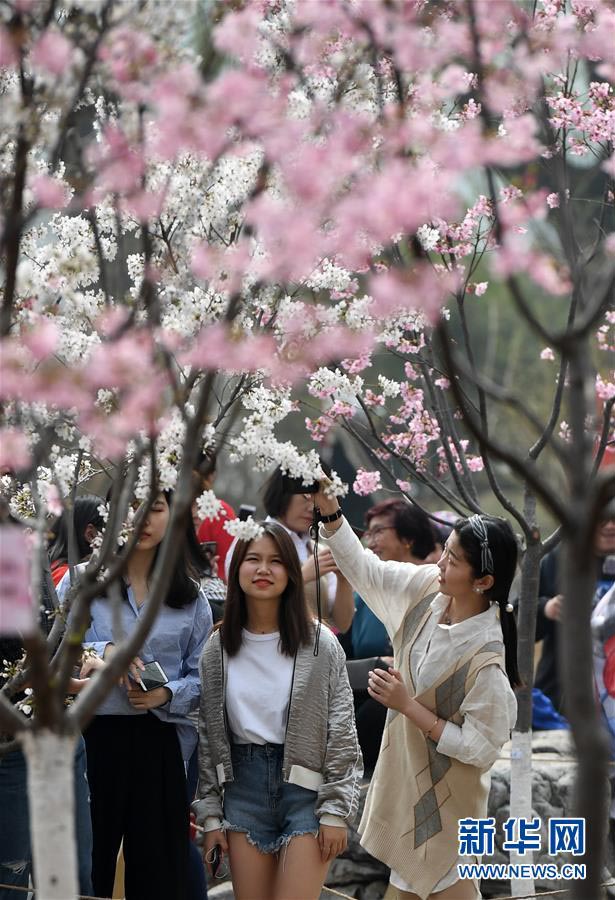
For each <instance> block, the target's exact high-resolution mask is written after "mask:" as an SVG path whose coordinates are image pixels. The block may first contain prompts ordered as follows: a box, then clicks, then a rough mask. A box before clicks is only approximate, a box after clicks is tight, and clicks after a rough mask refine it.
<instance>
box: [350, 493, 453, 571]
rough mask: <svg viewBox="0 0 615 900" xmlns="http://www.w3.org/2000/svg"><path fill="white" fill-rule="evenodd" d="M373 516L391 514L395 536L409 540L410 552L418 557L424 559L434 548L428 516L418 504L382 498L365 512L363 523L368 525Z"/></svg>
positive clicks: (434, 542)
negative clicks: (380, 501)
mask: <svg viewBox="0 0 615 900" xmlns="http://www.w3.org/2000/svg"><path fill="white" fill-rule="evenodd" d="M374 516H391V521H392V523H393V527H394V529H395V531H396V532H397V537H398V538H403V539H404V540H406V541H410V544H411V550H412V554H413V556H416V557H417V558H418V559H425V557H426V556H429V554H430V553H433V551H434V550H435V549H436V541H435V538H434V532H433V528H432V526H431V522H430V521H429V516H428V515H427V513H424V512H423V510H422V509H419V508H418V506H413V504H411V503H407V502H406V501H405V500H395V499H390V500H383V501H382V503H376V505H375V506H372V507H371V509H368V511H367V512H366V513H365V524H366V525H367V526H368V527H369V523H370V522H371V520H372V519H373V518H374Z"/></svg>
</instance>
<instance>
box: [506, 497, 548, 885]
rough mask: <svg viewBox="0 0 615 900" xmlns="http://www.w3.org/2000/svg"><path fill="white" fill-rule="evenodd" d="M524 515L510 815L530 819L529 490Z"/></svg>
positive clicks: (535, 554) (533, 561)
mask: <svg viewBox="0 0 615 900" xmlns="http://www.w3.org/2000/svg"><path fill="white" fill-rule="evenodd" d="M524 515H525V517H526V521H527V522H528V524H529V525H530V527H531V529H532V537H531V538H530V539H529V540H528V542H527V548H526V551H525V554H524V557H523V562H522V564H521V594H520V597H519V616H518V620H517V623H518V628H517V631H518V644H517V658H518V663H519V674H520V676H521V681H522V686H521V687H520V688H519V689H518V690H517V703H518V705H519V712H518V714H517V722H516V725H515V729H514V731H513V735H512V749H511V754H510V815H511V816H512V817H517V818H522V819H530V818H531V816H532V687H533V684H534V647H535V636H536V607H537V600H538V578H539V572H540V560H541V557H542V546H541V542H540V532H539V531H538V528H537V525H536V498H535V496H534V494H533V493H532V492H531V490H530V489H529V488H528V487H526V489H525V499H524ZM510 861H511V863H516V862H532V860H531V859H530V858H529V856H528V854H526V855H525V856H524V857H523V858H521V857H520V856H519V854H518V853H516V852H511V854H510ZM510 889H511V893H512V895H513V896H514V897H522V896H525V895H527V894H533V893H534V882H533V880H531V881H528V880H527V879H525V880H520V879H512V880H511V883H510Z"/></svg>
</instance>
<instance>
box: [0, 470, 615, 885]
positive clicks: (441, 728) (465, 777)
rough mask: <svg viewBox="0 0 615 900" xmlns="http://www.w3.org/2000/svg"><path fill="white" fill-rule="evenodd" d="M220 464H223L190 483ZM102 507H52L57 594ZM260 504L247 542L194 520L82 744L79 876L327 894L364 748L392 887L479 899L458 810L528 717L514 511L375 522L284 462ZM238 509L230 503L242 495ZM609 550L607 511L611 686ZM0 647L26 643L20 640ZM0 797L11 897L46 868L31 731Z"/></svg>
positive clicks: (550, 648)
mask: <svg viewBox="0 0 615 900" xmlns="http://www.w3.org/2000/svg"><path fill="white" fill-rule="evenodd" d="M206 468H207V467H206ZM214 473H215V460H212V461H211V465H209V467H208V468H207V472H206V474H205V475H201V476H200V477H199V491H200V490H203V489H208V488H210V487H211V484H212V480H213V476H214ZM101 503H102V500H101V499H100V498H97V497H91V496H88V497H80V498H77V499H76V501H75V505H74V510H73V516H72V530H73V531H72V535H71V532H70V529H69V527H68V525H67V522H66V520H63V521H62V520H61V521H58V522H57V523H56V524H55V526H54V529H53V533H52V535H51V537H52V541H51V544H50V551H49V560H50V574H51V578H52V581H53V583H54V584H55V586H56V587H57V596H58V598H59V600H60V602H61V601H62V598H63V597H65V596H66V593H67V591H68V589H69V588H70V585H71V579H74V578H75V577H77V578H78V577H79V573H80V569H81V567H82V566H84V565H85V564H86V562H87V559H88V557H89V554H90V552H91V544H92V541H93V539H94V538H95V536H96V534H97V533H98V532H99V530H100V529H101V528H102V518H101V516H100V505H101ZM172 503H173V496H172V492H161V493H160V494H159V495H158V496H157V497H156V498H155V502H154V503H153V505H151V507H150V509H149V510H148V511H147V513H146V515H145V518H144V521H143V524H142V529H141V532H140V536H139V540H138V542H137V543H136V544H135V545H134V547H133V548H132V549H131V551H130V553H129V554H128V555H127V558H126V560H125V568H124V574H123V579H122V582H121V593H122V604H121V607H120V608H121V618H122V622H121V625H122V629H123V632H124V633H125V634H129V633H130V632H131V630H132V629H133V628H134V627H135V625H136V623H137V622H138V620H139V617H140V615H141V612H142V610H143V609H144V607H145V606H146V604H147V603H148V595H149V591H150V585H151V576H152V573H153V571H154V568H155V565H156V560H157V558H158V554H159V552H160V547H161V545H162V542H163V540H164V537H165V534H166V532H167V528H168V524H169V517H170V509H171V506H172ZM263 506H264V510H265V514H266V517H265V519H264V521H263V522H262V523H261V524H262V531H261V534H260V536H258V537H256V538H254V539H252V540H236V541H234V542H232V543H231V541H230V540H228V541H226V540H224V541H222V540H221V536H220V534H219V533H218V530H216V529H217V528H218V526H217V525H216V524H214V523H211V522H200V521H198V517H197V516H196V513H195V514H194V515H193V516H192V517H190V516H189V517H188V518H187V520H186V523H185V532H184V537H183V540H182V541H181V547H180V549H179V553H178V556H177V560H176V563H175V565H174V568H173V572H172V575H171V577H170V579H169V585H168V589H167V591H166V595H165V597H164V602H163V604H162V607H161V611H160V613H159V615H158V617H157V619H156V622H155V624H154V626H153V628H152V630H151V632H150V634H149V636H148V638H147V640H146V641H145V643H144V644H143V646H142V648H141V650H140V652H139V655H138V657H136V658H135V659H134V660H133V661H132V663H131V665H130V667H129V669H128V671H127V672H126V673H125V676H124V677H123V679H122V682H121V683H120V684H118V685H117V686H116V687H114V688H113V689H112V691H111V693H110V694H109V695H108V696H107V698H106V699H105V700H104V702H103V703H102V705H101V706H100V707H99V708H98V710H97V713H96V715H95V717H94V719H93V720H92V722H91V723H90V724H89V725H88V726H87V728H86V730H85V733H84V736H83V738H82V739H81V741H80V742H79V744H78V747H77V752H76V755H75V789H76V796H77V807H76V808H77V817H76V838H77V845H78V857H79V886H80V892H81V893H82V894H87V895H92V894H93V895H94V896H98V897H111V896H113V891H114V883H115V881H116V876H117V871H118V856H119V857H120V858H122V859H123V863H122V865H123V872H124V876H123V877H124V889H125V896H126V898H127V900H146V898H147V900H157V898H160V900H185V898H189V900H203V898H204V897H205V896H206V890H207V888H206V878H205V871H207V874H208V876H209V878H210V879H212V878H215V877H220V875H222V874H225V873H226V872H227V871H228V870H229V869H230V875H231V878H232V882H233V890H234V894H235V897H236V898H237V900H270V898H271V900H291V898H296V900H300V898H305V900H308V898H317V897H318V896H319V895H320V891H321V888H322V885H323V883H324V881H325V878H326V876H327V872H328V869H329V866H330V864H331V861H332V860H333V859H334V858H335V857H336V856H337V855H339V854H340V853H341V852H343V850H344V849H345V847H346V844H347V834H348V827H349V825H350V824H351V823H352V822H353V820H354V817H355V815H356V813H357V809H358V805H359V794H360V789H361V783H362V775H363V771H364V768H365V772H366V773H367V774H369V775H370V776H371V780H370V784H369V789H368V794H367V798H366V802H365V807H364V812H363V816H362V819H361V822H360V825H359V833H360V835H361V843H362V845H363V846H364V847H365V849H366V850H367V851H368V852H369V853H371V854H372V855H373V856H374V857H376V858H377V859H379V860H381V861H383V862H384V863H385V864H386V865H387V866H388V867H389V868H390V870H391V875H390V888H389V894H388V895H387V896H389V895H390V896H391V897H398V898H405V900H408V898H409V900H414V898H421V900H426V898H428V897H433V898H434V900H449V898H454V900H466V898H467V900H469V898H475V897H480V892H479V885H478V884H477V883H475V882H473V881H471V880H464V881H462V880H460V879H459V878H458V870H457V864H458V862H459V858H458V822H459V820H460V819H462V818H468V817H470V818H482V817H485V816H486V813H487V798H488V787H489V779H488V777H486V776H487V775H488V772H489V769H490V768H491V766H492V764H493V762H494V761H495V759H496V758H497V757H498V755H499V753H500V751H501V748H502V746H503V744H504V743H505V742H506V741H507V740H508V738H509V736H510V733H511V730H512V728H513V727H514V724H515V718H516V710H517V705H516V699H515V688H516V687H517V686H518V685H519V674H518V671H517V649H516V626H515V612H514V606H513V604H512V602H511V596H510V593H511V586H512V583H513V579H514V576H515V572H516V567H517V541H516V538H515V535H514V533H513V531H512V528H511V526H510V525H509V523H508V522H507V521H506V520H504V519H501V518H497V517H493V516H487V515H473V516H471V517H470V518H456V517H455V516H452V515H451V514H450V513H436V514H434V515H433V516H432V517H431V518H430V517H429V516H428V515H427V514H426V513H425V512H423V511H422V510H420V509H419V508H418V507H416V506H415V505H413V504H409V503H408V502H407V501H406V500H404V499H391V500H386V501H384V502H381V503H378V504H376V505H374V506H373V507H372V508H371V509H370V510H369V511H368V513H367V515H366V520H365V530H364V534H363V535H362V538H363V540H361V539H360V538H359V537H358V536H357V533H356V531H355V529H353V527H351V524H350V523H349V522H348V521H347V519H346V518H345V516H344V515H343V513H342V510H341V508H340V506H339V505H338V502H337V500H335V499H333V498H331V497H330V496H329V495H328V494H327V493H326V491H325V490H324V489H323V485H321V486H320V488H319V490H318V492H317V493H313V492H305V489H304V488H303V487H302V485H301V484H297V483H296V482H295V481H293V479H290V478H288V477H287V476H285V475H284V474H283V473H282V471H281V470H279V469H278V470H276V471H275V472H274V473H273V474H272V475H271V477H270V479H269V481H268V482H267V484H266V486H265V489H264V494H263ZM316 509H317V510H318V511H319V514H318V515H317V516H315V510H316ZM224 515H225V517H228V518H232V517H234V515H235V512H234V510H233V509H232V508H231V507H230V506H228V505H227V506H226V508H225V513H224ZM609 515H610V513H609ZM317 520H318V523H319V524H318V525H317V524H316V523H317ZM312 526H314V527H312ZM315 529H317V530H315ZM225 533H226V532H225ZM315 539H316V540H317V542H318V543H317V552H316V557H317V560H318V565H317V564H316V562H315V554H314V552H313V543H314V540H315ZM613 553H615V517H610V518H607V519H606V520H605V522H603V523H602V524H601V526H600V529H599V530H598V532H597V537H596V557H597V562H596V566H597V571H598V575H599V592H600V594H601V595H602V594H604V595H605V597H604V602H603V603H602V604H601V605H599V606H598V607H597V611H598V610H599V611H600V615H599V616H598V617H597V619H596V626H595V627H596V629H601V630H600V631H599V634H600V635H601V636H602V637H601V640H602V643H601V646H603V648H604V649H605V653H606V657H607V658H606V659H605V661H604V664H603V665H602V666H601V667H600V677H601V678H602V682H601V684H602V687H603V690H604V696H605V697H606V698H607V700H608V699H609V698H611V697H612V694H610V693H609V684H611V682H613V665H612V660H611V658H610V657H611V656H612V658H613V659H615V653H613V647H612V646H611V645H612V643H613V641H611V636H612V635H613V634H615V623H614V622H613V619H615V616H614V615H613V612H612V609H613V601H612V599H611V595H612V583H613V579H614V578H615V573H612V572H611V571H610V569H609V566H608V565H605V559H607V558H611V559H612V555H613ZM69 561H70V564H71V565H70V567H69ZM74 563H78V565H76V568H75V569H73V568H72V567H73V564H74ZM557 566H558V557H557V554H556V555H555V556H553V557H552V556H549V557H547V558H546V559H545V561H544V562H543V570H542V578H541V601H540V614H539V625H538V632H537V638H538V637H544V639H545V654H544V657H543V664H542V668H539V677H538V684H539V685H542V687H543V689H544V690H545V693H547V694H548V696H549V697H550V698H551V700H552V701H553V703H554V704H555V706H556V707H557V708H558V709H559V710H560V711H562V712H565V706H564V705H563V702H562V696H561V692H560V691H559V687H558V683H557V674H556V669H555V663H554V658H553V657H554V654H555V653H556V647H557V643H556V634H554V632H556V631H557V627H558V626H557V622H558V620H559V618H560V616H561V615H562V614H563V613H562V609H563V608H565V607H563V606H562V597H561V595H560V593H559V590H558V589H557V580H556V574H555V572H556V570H557ZM609 576H610V580H609ZM43 582H44V583H45V580H43ZM603 582H604V584H603ZM602 587H604V590H602ZM609 589H610V592H609ZM547 594H550V595H551V596H546V595H547ZM597 599H598V600H600V597H598V598H597ZM116 618H117V617H116V616H114V612H113V606H112V604H111V603H110V602H109V598H108V597H107V596H104V595H102V596H100V597H99V598H97V599H95V600H94V601H93V603H92V606H91V621H90V627H89V629H88V631H87V633H86V635H85V639H84V645H83V649H84V653H83V657H82V664H81V670H80V672H79V677H78V678H76V679H75V681H74V684H73V686H72V689H74V691H75V692H77V691H79V690H80V688H81V687H82V686H83V685H84V684H86V683H87V680H88V679H89V678H92V677H96V673H97V672H98V670H100V669H102V668H103V667H104V666H106V665H107V664H108V661H109V658H110V657H111V655H112V654H113V652H114V649H115V641H114V634H116V633H117V621H116ZM321 619H322V620H323V624H321V621H320V620H321ZM596 633H597V634H598V631H596ZM614 640H615V639H614ZM0 649H2V651H3V653H7V652H9V651H10V652H11V653H13V654H14V655H15V654H16V655H15V658H18V656H19V655H20V654H21V652H22V651H21V647H20V644H19V640H18V639H15V641H14V646H12V647H8V645H7V643H6V642H3V646H2V648H0ZM606 651H608V652H606ZM609 710H610V714H611V720H612V721H615V710H613V709H611V708H610V707H609ZM605 713H606V707H605ZM614 733H615V732H614ZM86 766H87V778H86ZM88 791H89V804H88ZM0 804H1V805H2V808H3V815H2V822H3V826H2V828H1V829H0V881H1V882H2V884H4V885H7V887H6V888H2V887H0V900H9V898H12V897H13V893H12V892H11V890H10V887H9V886H15V887H19V886H21V887H27V886H28V883H29V880H30V879H31V878H32V877H33V873H32V865H31V850H30V846H29V826H28V810H27V790H26V771H25V761H24V759H23V755H22V754H21V751H19V750H15V751H14V752H12V753H10V754H8V755H6V756H5V757H4V758H2V760H1V761H0ZM191 804H192V808H193V810H194V814H195V815H196V821H197V823H198V825H199V826H200V831H201V837H202V841H200V842H199V843H202V846H201V849H197V846H196V844H195V842H194V841H193V840H192V839H191V836H190V829H189V822H190V806H191ZM15 861H17V864H16V862H15ZM464 861H465V862H468V861H470V862H471V861H472V860H468V859H467V858H465V859H464Z"/></svg>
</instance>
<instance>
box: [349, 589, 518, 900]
mask: <svg viewBox="0 0 615 900" xmlns="http://www.w3.org/2000/svg"><path fill="white" fill-rule="evenodd" d="M434 596H435V594H431V595H429V596H428V597H425V598H423V600H421V601H420V603H419V604H417V606H416V607H414V608H413V609H412V610H411V612H410V613H409V614H408V616H407V617H406V620H405V621H404V626H403V633H402V637H401V643H400V646H399V647H398V648H396V653H395V657H396V658H395V665H396V667H397V668H398V669H399V670H400V671H401V672H402V674H403V676H404V680H405V682H406V686H407V687H408V690H409V692H410V694H411V696H414V684H413V681H412V676H411V674H410V663H409V657H410V651H411V649H412V646H413V644H414V641H415V639H416V637H417V635H418V633H419V631H420V630H421V628H422V626H423V625H424V623H425V622H426V620H427V619H428V618H429V616H430V615H431V614H432V613H431V609H430V605H431V601H432V600H433V598H434ZM396 643H397V642H396ZM493 664H496V665H498V666H499V667H500V668H501V669H502V670H504V645H503V643H502V642H501V641H492V642H490V643H486V644H484V645H483V646H481V647H478V648H477V647H474V648H472V649H470V650H469V651H468V652H467V653H466V654H465V655H463V656H460V657H459V658H458V659H455V660H451V665H450V667H449V668H448V669H447V671H446V672H444V673H443V674H442V676H441V677H440V678H439V680H438V682H437V683H436V684H434V685H432V686H431V687H430V688H429V689H428V690H426V691H423V692H422V693H421V694H419V695H417V696H416V699H417V700H418V701H419V702H420V703H422V704H423V705H424V706H426V707H427V708H428V709H430V710H432V711H433V713H434V715H438V716H440V717H441V718H443V719H448V720H450V721H452V722H454V723H455V724H457V725H460V724H461V722H462V718H461V716H460V714H459V707H460V706H461V704H462V702H463V700H464V697H465V696H466V694H467V693H468V691H469V690H470V688H471V687H472V685H473V684H474V681H475V680H476V676H477V674H478V672H479V671H480V670H481V669H482V668H483V667H484V666H488V665H493ZM489 784H490V778H489V772H488V770H487V771H484V770H481V769H478V768H476V766H471V765H467V764H466V763H462V762H459V761H458V760H456V759H454V758H452V757H449V756H445V755H443V754H441V753H438V751H437V750H436V744H435V743H434V741H432V740H430V739H429V738H426V737H425V736H424V734H423V732H422V731H420V730H419V729H418V728H417V727H416V726H415V725H413V724H412V722H410V721H409V719H407V718H406V717H405V716H403V715H401V714H400V713H397V712H395V711H393V710H389V712H388V715H387V721H386V725H385V729H384V734H383V736H382V744H381V747H380V755H379V757H378V763H377V765H376V769H375V771H374V775H373V778H372V782H371V785H370V788H369V792H368V795H367V800H366V802H365V810H364V812H363V817H362V819H361V824H360V826H359V832H360V834H361V844H362V846H363V847H365V849H366V850H367V851H368V852H369V853H371V854H372V855H373V856H375V857H376V858H377V859H380V860H382V861H383V862H384V863H386V865H387V866H390V867H391V868H392V869H395V871H396V872H399V874H400V875H401V876H402V878H403V879H404V880H405V881H407V882H408V883H409V884H411V885H412V889H413V891H415V892H416V893H417V894H418V895H419V896H420V897H421V898H425V897H428V896H429V894H430V893H431V891H432V890H433V888H434V887H435V885H436V884H437V883H438V882H439V881H440V879H441V878H443V877H444V876H445V875H446V873H447V872H448V871H449V870H450V868H451V866H453V865H454V864H455V861H456V860H457V856H458V838H457V831H458V824H457V823H458V820H459V819H460V818H465V817H468V816H471V817H476V818H481V817H483V816H485V815H486V810H487V798H488V794H489Z"/></svg>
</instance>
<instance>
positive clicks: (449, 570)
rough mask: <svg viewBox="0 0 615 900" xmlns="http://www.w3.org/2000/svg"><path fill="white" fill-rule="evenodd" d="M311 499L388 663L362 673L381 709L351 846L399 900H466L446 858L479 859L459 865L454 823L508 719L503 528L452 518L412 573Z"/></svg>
mask: <svg viewBox="0 0 615 900" xmlns="http://www.w3.org/2000/svg"><path fill="white" fill-rule="evenodd" d="M315 503H316V504H317V505H318V506H319V508H320V512H321V514H322V520H323V522H324V526H322V528H321V533H322V535H323V539H324V540H325V541H326V543H327V544H328V546H329V548H330V549H331V551H332V553H333V556H334V557H335V560H336V562H337V564H338V566H339V567H340V570H341V571H342V572H344V574H345V575H346V577H347V578H348V579H349V581H350V582H351V584H352V585H353V587H354V588H355V590H357V591H359V593H360V594H361V596H362V597H363V599H364V600H365V602H366V604H367V605H368V606H369V607H370V608H371V609H372V611H373V612H374V613H375V614H376V615H377V616H378V618H379V619H380V620H381V621H382V622H383V624H384V625H385V627H386V629H387V632H388V634H389V637H390V639H391V642H392V644H393V650H394V656H395V664H394V667H392V668H389V669H388V670H384V669H376V670H375V671H373V672H371V673H370V677H369V694H370V696H371V697H373V698H374V699H375V700H377V701H378V702H380V703H382V704H383V705H384V706H386V707H387V708H388V710H389V712H388V715H387V723H386V726H385V730H384V734H383V738H382V744H381V749H380V756H379V759H378V763H377V765H376V769H375V772H374V777H373V778H372V782H371V785H370V790H369V794H368V798H367V801H366V805H365V812H364V814H363V818H362V821H361V824H360V827H359V831H360V833H361V843H362V845H363V846H364V847H365V848H366V849H367V850H368V851H369V852H370V853H371V854H372V855H373V856H375V857H376V858H378V859H380V860H382V861H383V862H385V863H386V864H387V865H388V866H389V867H390V868H391V884H392V885H393V887H394V888H395V889H396V890H397V894H398V897H400V898H405V900H417V898H420V900H426V898H428V897H429V898H433V900H474V898H476V897H478V896H480V895H479V893H478V885H477V884H476V883H475V882H473V881H464V880H460V878H459V875H458V870H457V863H458V861H461V862H466V863H473V862H478V859H477V857H476V856H474V855H473V856H465V858H464V859H461V860H460V859H459V857H458V851H459V821H460V819H464V818H469V819H470V818H471V819H477V818H484V817H485V816H486V813H487V797H488V792H489V769H490V767H491V766H492V764H493V762H494V761H495V759H496V758H497V756H498V754H499V752H500V749H501V747H502V745H503V744H504V743H505V741H506V740H507V739H508V737H509V734H510V731H511V729H512V727H513V726H514V723H515V718H516V699H515V696H514V693H513V690H512V688H513V687H515V686H516V685H518V684H519V675H518V671H517V661H516V627H515V620H514V614H513V609H512V606H511V605H510V603H509V602H508V593H509V590H510V585H511V582H512V578H513V575H514V572H515V567H516V559H517V547H516V541H515V537H514V534H513V532H512V529H511V527H510V525H509V524H508V522H506V521H505V520H504V519H497V518H495V517H491V516H472V517H471V518H470V519H460V520H459V521H458V522H456V523H455V525H454V527H453V531H452V533H451V535H450V536H449V537H448V539H447V541H446V544H445V547H444V551H443V554H442V558H441V559H440V560H439V562H438V565H437V566H430V565H425V566H414V565H412V564H410V563H398V562H393V561H388V562H384V561H383V560H380V559H379V558H378V557H377V556H376V555H375V554H373V553H372V552H371V551H370V550H366V549H364V548H363V547H362V546H361V544H360V542H359V541H358V539H357V538H356V536H355V535H354V533H353V531H352V529H351V528H350V526H349V524H348V523H347V522H346V521H345V520H344V518H343V516H342V513H341V510H340V509H339V507H338V504H337V501H336V500H334V499H331V498H329V497H327V496H326V495H325V494H324V492H323V491H321V492H320V493H319V494H318V495H316V498H315ZM475 852H476V851H475V850H473V851H472V853H475Z"/></svg>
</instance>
